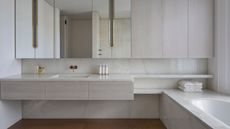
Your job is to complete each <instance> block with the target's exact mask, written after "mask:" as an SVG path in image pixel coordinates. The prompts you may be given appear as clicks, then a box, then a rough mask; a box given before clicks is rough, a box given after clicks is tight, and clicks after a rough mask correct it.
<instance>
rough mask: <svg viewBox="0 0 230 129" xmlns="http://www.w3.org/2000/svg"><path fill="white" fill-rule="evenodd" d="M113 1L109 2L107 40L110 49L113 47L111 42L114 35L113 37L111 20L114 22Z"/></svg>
mask: <svg viewBox="0 0 230 129" xmlns="http://www.w3.org/2000/svg"><path fill="white" fill-rule="evenodd" d="M114 9H115V7H114V0H109V39H110V47H113V46H114V43H113V40H114V37H113V36H114V35H113V30H114V26H113V24H114V23H113V20H114Z"/></svg>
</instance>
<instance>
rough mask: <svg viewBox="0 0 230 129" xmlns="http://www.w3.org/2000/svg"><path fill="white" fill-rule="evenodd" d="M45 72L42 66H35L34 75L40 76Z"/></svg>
mask: <svg viewBox="0 0 230 129" xmlns="http://www.w3.org/2000/svg"><path fill="white" fill-rule="evenodd" d="M44 72H45V67H42V66H40V65H37V66H36V73H37V74H38V75H41V74H43V73H44Z"/></svg>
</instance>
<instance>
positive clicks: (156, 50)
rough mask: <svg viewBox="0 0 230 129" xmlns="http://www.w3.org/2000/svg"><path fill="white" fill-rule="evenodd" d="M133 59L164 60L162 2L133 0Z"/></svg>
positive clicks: (158, 0) (159, 0)
mask: <svg viewBox="0 0 230 129" xmlns="http://www.w3.org/2000/svg"><path fill="white" fill-rule="evenodd" d="M131 10H132V57H133V58H162V57H163V46H162V43H163V42H162V39H163V38H162V0H132V6H131Z"/></svg>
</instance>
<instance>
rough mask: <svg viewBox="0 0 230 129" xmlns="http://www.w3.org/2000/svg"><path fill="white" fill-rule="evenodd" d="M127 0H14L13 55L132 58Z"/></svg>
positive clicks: (33, 57) (128, 3)
mask: <svg viewBox="0 0 230 129" xmlns="http://www.w3.org/2000/svg"><path fill="white" fill-rule="evenodd" d="M130 5H131V1H130V0H17V1H16V58H22V59H26V58H32V59H39V58H42V59H45V58H48V59H52V58H131V19H130V14H131V7H130Z"/></svg>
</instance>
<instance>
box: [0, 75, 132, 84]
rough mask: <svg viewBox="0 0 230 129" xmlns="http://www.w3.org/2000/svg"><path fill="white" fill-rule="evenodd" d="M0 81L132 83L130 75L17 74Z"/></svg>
mask: <svg viewBox="0 0 230 129" xmlns="http://www.w3.org/2000/svg"><path fill="white" fill-rule="evenodd" d="M0 81H88V82H90V81H133V78H132V76H130V75H128V74H127V75H125V74H124V75H123V74H122V75H120V74H111V75H106V76H101V75H97V74H42V75H37V74H19V75H13V76H9V77H6V78H2V79H0Z"/></svg>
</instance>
